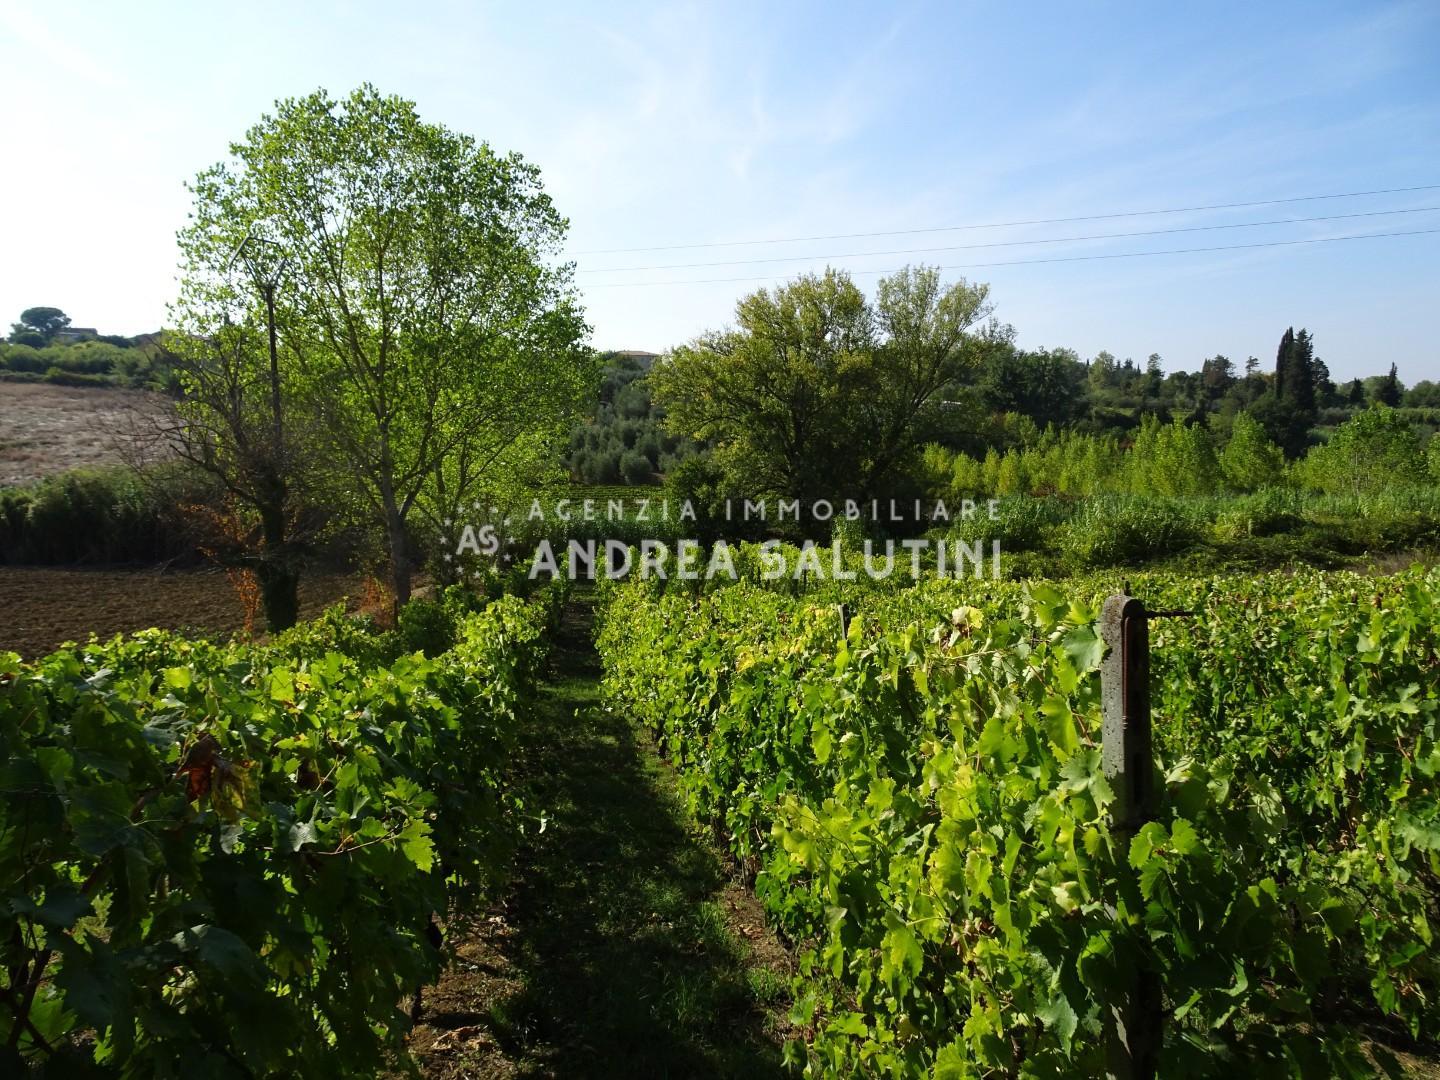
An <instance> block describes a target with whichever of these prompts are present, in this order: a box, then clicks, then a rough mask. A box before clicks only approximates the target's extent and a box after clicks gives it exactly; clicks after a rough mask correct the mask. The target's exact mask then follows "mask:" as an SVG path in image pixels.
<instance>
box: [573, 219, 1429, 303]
mask: <svg viewBox="0 0 1440 1080" xmlns="http://www.w3.org/2000/svg"><path fill="white" fill-rule="evenodd" d="M1433 233H1440V228H1434V229H1409V230H1406V231H1403V232H1383V233H1357V234H1355V235H1353V236H1317V237H1312V238H1311V239H1308V240H1263V241H1260V242H1258V243H1254V244H1221V245H1217V246H1215V247H1198V248H1168V249H1166V250H1163V251H1122V252H1115V253H1112V254H1107V255H1069V256H1057V257H1055V258H1053V259H1014V260H1010V261H1006V262H983V263H957V264H954V265H951V266H940V267H936V269H939V270H979V269H984V268H987V267H994V266H1039V265H1041V264H1044V263H1071V262H1092V261H1095V260H1098V259H1140V258H1145V257H1146V256H1150V255H1197V254H1201V253H1204V252H1214V251H1247V250H1250V249H1253V248H1272V247H1294V246H1296V245H1299V244H1333V243H1337V242H1339V241H1342V240H1382V239H1386V238H1389V237H1395V236H1428V235H1431V234H1433ZM899 269H900V268H898V267H897V268H895V269H891V270H852V271H849V273H851V274H894V273H898V272H899ZM780 280H783V276H776V275H773V274H772V275H769V276H765V277H728V278H685V279H682V280H680V281H601V282H594V283H592V284H587V285H586V286H585V287H586V288H587V289H622V288H640V287H653V286H660V285H720V284H728V283H731V282H741V281H780Z"/></svg>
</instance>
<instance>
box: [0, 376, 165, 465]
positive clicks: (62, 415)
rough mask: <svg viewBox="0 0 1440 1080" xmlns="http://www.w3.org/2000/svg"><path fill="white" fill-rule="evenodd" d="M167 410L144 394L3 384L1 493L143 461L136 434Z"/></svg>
mask: <svg viewBox="0 0 1440 1080" xmlns="http://www.w3.org/2000/svg"><path fill="white" fill-rule="evenodd" d="M168 407H169V406H168V403H167V401H166V399H165V398H164V397H163V396H161V395H160V394H155V393H151V392H149V391H146V390H124V389H120V388H118V387H104V386H94V387H91V386H87V387H72V386H51V385H49V384H46V383H22V382H0V487H6V486H10V485H19V484H28V483H31V482H33V481H35V480H39V479H40V478H41V477H44V476H50V475H53V474H54V473H61V472H65V471H66V470H67V469H74V468H77V467H80V466H86V465H118V464H122V463H130V462H134V461H136V460H137V459H143V458H144V457H145V454H144V453H143V452H142V451H141V449H140V448H139V446H138V445H137V442H136V439H135V437H134V435H133V434H132V433H133V432H134V431H135V430H136V429H137V427H140V426H143V424H144V422H145V420H146V418H148V417H153V416H155V415H157V414H158V413H159V412H160V411H161V410H164V409H166V408H168Z"/></svg>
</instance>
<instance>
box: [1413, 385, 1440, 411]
mask: <svg viewBox="0 0 1440 1080" xmlns="http://www.w3.org/2000/svg"><path fill="white" fill-rule="evenodd" d="M1405 404H1406V405H1408V406H1410V407H1411V408H1414V409H1440V383H1437V382H1434V381H1433V380H1431V379H1421V380H1420V381H1419V382H1417V383H1416V384H1415V385H1414V386H1412V387H1410V389H1409V390H1406V391H1405Z"/></svg>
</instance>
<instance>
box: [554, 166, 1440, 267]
mask: <svg viewBox="0 0 1440 1080" xmlns="http://www.w3.org/2000/svg"><path fill="white" fill-rule="evenodd" d="M1437 189H1440V184H1417V185H1415V186H1413V187H1396V188H1376V189H1374V190H1373V191H1342V192H1338V193H1336V194H1331V195H1296V196H1293V197H1291V198H1287V199H1256V200H1253V201H1251V202H1233V203H1212V204H1210V205H1209V206H1176V207H1169V208H1167V209H1162V210H1123V211H1116V212H1114V213H1108V214H1082V215H1080V216H1078V217H1059V218H1034V219H1032V220H1029V221H991V222H983V223H979V224H972V225H933V226H929V227H926V228H920V229H889V230H884V231H880V232H854V233H827V234H824V235H820V236H786V237H778V238H774V239H770V240H718V241H708V242H700V243H694V244H659V245H656V246H653V247H627V248H594V249H591V250H589V251H572V252H570V254H571V255H572V256H579V255H624V254H631V253H635V252H642V251H686V250H690V249H694V248H719V247H752V246H756V245H763V244H802V243H808V242H810V241H813V240H859V239H863V238H867V237H873V236H914V235H917V234H919V233H936V232H964V231H968V230H971V229H1010V228H1018V227H1020V226H1022V225H1066V224H1070V223H1073V222H1077V221H1109V220H1112V219H1114V218H1126V217H1151V216H1154V215H1157V214H1195V213H1200V212H1201V211H1205V210H1239V209H1242V208H1245V207H1253V206H1282V205H1285V204H1287V203H1301V202H1319V201H1321V200H1323V199H1360V198H1365V197H1367V196H1370V195H1399V194H1402V193H1405V192H1411V191H1435V190H1437Z"/></svg>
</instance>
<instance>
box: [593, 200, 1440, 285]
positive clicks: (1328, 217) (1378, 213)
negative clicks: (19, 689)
mask: <svg viewBox="0 0 1440 1080" xmlns="http://www.w3.org/2000/svg"><path fill="white" fill-rule="evenodd" d="M1432 210H1440V206H1416V207H1412V208H1409V209H1406V210H1367V211H1363V212H1357V213H1354V214H1325V215H1322V216H1319V217H1303V218H1277V219H1275V220H1274V221H1240V222H1232V223H1229V224H1225V225H1182V226H1177V227H1175V228H1173V229H1142V230H1139V231H1136V232H1117V233H1092V234H1090V235H1089V236H1057V237H1046V238H1043V239H1038V240H994V241H991V242H990V243H988V244H956V245H952V246H947V247H928V248H898V249H894V250H891V251H852V252H848V253H846V254H842V255H777V256H773V257H770V258H765V259H726V260H721V261H718V262H695V263H658V264H656V265H654V266H604V267H595V268H593V269H589V270H586V269H581V270H578V271H577V273H581V274H619V273H624V272H625V271H627V270H630V271H637V272H638V271H641V270H695V269H699V268H701V267H706V266H754V265H756V264H759V263H780V262H813V261H815V260H817V259H863V258H865V257H866V256H869V255H925V254H933V253H934V252H938V251H975V250H978V249H981V248H1004V247H1028V246H1034V245H1036V244H1071V243H1077V242H1079V241H1082V240H1119V239H1128V238H1133V237H1137V236H1168V235H1172V234H1175V233H1193V232H1213V231H1215V230H1218V229H1256V228H1261V227H1264V226H1270V225H1304V224H1306V223H1309V222H1316V221H1343V220H1350V219H1354V218H1372V217H1389V216H1391V215H1394V214H1423V213H1428V212H1429V211H1432Z"/></svg>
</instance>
